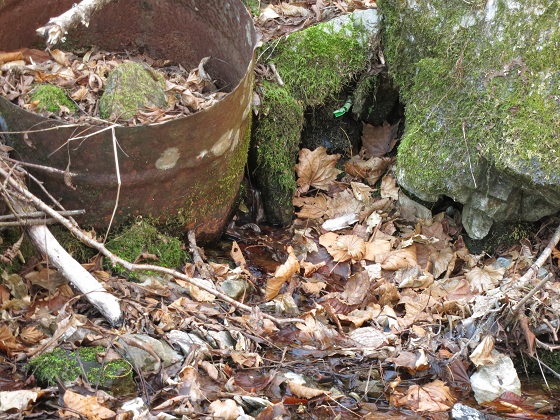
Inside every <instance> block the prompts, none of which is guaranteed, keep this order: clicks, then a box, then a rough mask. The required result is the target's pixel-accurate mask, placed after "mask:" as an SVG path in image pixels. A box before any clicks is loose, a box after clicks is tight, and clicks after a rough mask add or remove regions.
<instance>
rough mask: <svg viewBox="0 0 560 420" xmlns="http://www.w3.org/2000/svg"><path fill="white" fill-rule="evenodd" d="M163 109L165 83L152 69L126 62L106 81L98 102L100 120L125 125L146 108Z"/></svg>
mask: <svg viewBox="0 0 560 420" xmlns="http://www.w3.org/2000/svg"><path fill="white" fill-rule="evenodd" d="M148 107H150V108H166V107H167V98H166V96H165V80H164V78H163V76H162V75H161V74H159V73H158V72H157V71H155V70H154V69H152V68H150V67H148V66H147V65H143V64H140V63H135V62H132V61H127V62H125V63H122V64H121V65H119V66H118V67H116V68H115V69H114V70H113V71H111V73H109V76H108V77H107V85H106V86H105V92H103V95H102V96H101V100H100V102H99V112H100V115H101V117H102V118H105V119H108V120H122V121H126V120H128V119H130V118H132V117H134V116H135V115H136V114H137V113H138V112H139V111H142V110H145V109H146V108H148Z"/></svg>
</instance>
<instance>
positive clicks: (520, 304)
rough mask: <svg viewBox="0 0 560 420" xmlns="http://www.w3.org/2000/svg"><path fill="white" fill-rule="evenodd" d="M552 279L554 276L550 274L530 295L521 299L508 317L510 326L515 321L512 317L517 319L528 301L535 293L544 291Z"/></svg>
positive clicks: (507, 322) (507, 320)
mask: <svg viewBox="0 0 560 420" xmlns="http://www.w3.org/2000/svg"><path fill="white" fill-rule="evenodd" d="M551 278H552V274H551V273H548V275H547V276H546V277H545V278H544V279H542V280H541V281H540V282H539V284H537V285H536V286H535V287H534V288H533V289H532V290H531V291H530V292H529V293H527V294H526V295H525V296H524V297H523V299H521V300H520V301H519V302H517V304H516V305H515V306H514V307H513V308H511V311H510V314H509V316H508V318H507V319H506V324H509V323H511V322H512V321H513V318H512V317H516V316H517V315H518V314H519V312H520V311H521V309H523V307H524V306H525V303H527V301H528V300H529V299H531V298H532V297H533V296H534V295H535V293H537V292H538V291H539V290H540V289H542V288H543V287H544V285H545V284H546V283H547V282H548V281H549V280H550V279H551Z"/></svg>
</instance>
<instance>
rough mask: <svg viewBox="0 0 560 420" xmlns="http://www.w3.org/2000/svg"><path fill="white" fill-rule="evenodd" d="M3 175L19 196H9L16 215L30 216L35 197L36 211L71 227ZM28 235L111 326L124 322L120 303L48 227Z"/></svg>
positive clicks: (29, 230) (34, 229) (32, 228)
mask: <svg viewBox="0 0 560 420" xmlns="http://www.w3.org/2000/svg"><path fill="white" fill-rule="evenodd" d="M0 175H1V176H2V177H3V178H4V183H5V184H6V186H7V185H9V186H10V187H11V188H12V189H13V190H15V191H16V192H17V194H14V195H12V194H11V195H10V201H11V206H12V208H13V211H15V212H16V213H24V214H25V213H28V212H29V211H30V209H31V206H30V205H29V204H28V203H27V201H26V200H28V199H29V197H30V196H33V198H34V199H35V200H29V201H31V202H32V203H33V205H35V207H37V208H40V209H41V210H43V211H44V212H45V213H46V214H48V215H50V216H52V215H53V214H54V215H56V216H57V217H54V219H57V221H59V220H58V218H63V219H64V220H66V221H67V222H68V224H71V223H70V221H68V220H67V219H65V218H64V217H63V216H61V215H60V214H59V213H58V212H56V211H55V210H53V209H51V208H50V207H49V206H47V205H46V204H45V203H43V202H42V201H41V200H39V199H38V198H37V197H35V196H34V195H33V194H31V193H30V192H29V191H28V190H27V188H26V187H25V186H24V185H23V184H22V183H21V182H20V181H18V180H17V179H16V178H14V177H12V176H10V173H9V172H7V171H6V170H4V168H0ZM4 194H7V188H4ZM16 195H19V196H20V197H25V200H24V199H21V198H16ZM37 202H41V203H42V206H37ZM45 209H48V211H45ZM16 216H17V214H16ZM26 231H27V234H28V235H29V237H30V238H31V241H32V242H33V245H35V247H36V248H37V250H38V251H39V252H40V253H41V254H42V255H44V256H45V257H46V258H48V261H49V263H50V264H52V265H53V266H55V267H56V268H57V269H58V271H59V272H60V273H61V274H62V275H63V276H64V277H65V278H67V279H68V280H69V281H70V282H71V283H72V284H73V285H74V286H75V287H76V288H77V289H78V290H80V292H82V293H83V294H84V296H85V297H86V299H87V300H89V301H90V302H91V304H92V305H94V306H95V307H96V308H97V309H98V310H99V312H101V314H102V315H103V316H104V317H105V318H106V319H107V320H108V321H109V322H110V323H111V324H113V325H114V324H118V323H119V322H120V321H121V320H122V311H121V308H120V304H119V301H118V299H117V298H116V297H115V296H113V295H111V294H110V293H109V292H107V290H105V288H104V287H103V285H102V284H101V283H99V282H98V281H97V280H96V279H95V278H94V277H93V276H92V275H91V274H90V273H88V272H87V270H86V269H85V268H84V267H82V265H81V264H79V263H78V262H77V261H76V260H75V259H74V258H72V256H71V255H70V254H68V253H67V252H66V250H65V249H64V248H63V247H62V246H61V245H60V244H59V243H58V241H57V240H56V238H55V237H54V236H53V234H52V233H51V232H50V231H49V229H48V228H47V227H46V226H44V225H42V226H27V227H26Z"/></svg>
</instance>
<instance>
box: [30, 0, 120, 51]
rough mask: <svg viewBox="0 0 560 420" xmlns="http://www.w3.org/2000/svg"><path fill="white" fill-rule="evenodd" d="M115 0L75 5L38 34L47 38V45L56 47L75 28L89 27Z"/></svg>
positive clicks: (87, 1)
mask: <svg viewBox="0 0 560 420" xmlns="http://www.w3.org/2000/svg"><path fill="white" fill-rule="evenodd" d="M112 1H113V0H83V1H82V2H80V3H78V4H74V5H73V6H72V8H71V9H70V10H68V11H66V12H64V13H63V14H61V15H60V16H57V17H54V18H51V19H50V20H49V23H47V24H46V25H45V26H43V27H41V28H39V29H37V34H38V35H39V36H42V37H43V38H47V44H48V45H49V46H50V45H54V44H57V43H58V42H60V41H64V36H65V35H66V34H67V33H68V31H70V30H71V29H73V28H76V27H77V26H78V25H80V24H82V25H84V26H88V25H89V20H90V19H91V17H92V15H93V14H94V13H95V12H97V11H98V10H100V9H102V8H103V7H105V6H106V5H107V4H109V3H110V2H112Z"/></svg>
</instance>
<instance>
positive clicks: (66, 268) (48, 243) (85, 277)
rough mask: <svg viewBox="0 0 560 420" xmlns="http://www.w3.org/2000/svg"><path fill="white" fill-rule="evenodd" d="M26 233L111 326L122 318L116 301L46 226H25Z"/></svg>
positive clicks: (50, 262)
mask: <svg viewBox="0 0 560 420" xmlns="http://www.w3.org/2000/svg"><path fill="white" fill-rule="evenodd" d="M27 234H28V235H29V237H30V238H31V241H32V242H33V245H35V247H36V248H37V250H39V252H41V254H43V255H45V256H47V257H48V261H49V264H52V265H53V266H55V267H56V268H57V270H58V272H59V273H60V274H62V275H63V276H64V277H65V278H67V279H68V280H69V281H70V282H71V283H72V284H73V285H74V286H76V288H77V289H78V290H79V291H80V292H82V293H83V294H84V296H85V298H86V299H87V300H89V301H90V302H91V304H92V305H94V306H95V307H96V308H97V309H98V310H99V312H101V314H102V315H103V316H104V317H105V318H106V319H107V320H108V321H109V322H110V323H111V324H112V325H116V324H118V323H120V322H121V321H122V311H121V307H120V304H119V300H118V299H117V298H116V297H115V296H113V295H112V294H110V293H109V292H107V290H105V288H104V287H103V285H101V283H99V282H98V281H97V280H96V279H95V278H94V277H93V276H92V275H91V274H90V273H88V272H87V270H86V269H85V268H84V267H82V265H81V264H80V263H79V262H77V261H76V260H75V259H74V258H72V256H71V255H70V254H68V253H67V252H66V250H65V249H64V248H63V247H62V246H61V245H60V244H59V243H58V241H57V240H56V238H55V237H54V236H53V234H52V233H51V232H50V230H49V229H48V228H47V227H46V226H29V227H27Z"/></svg>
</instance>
